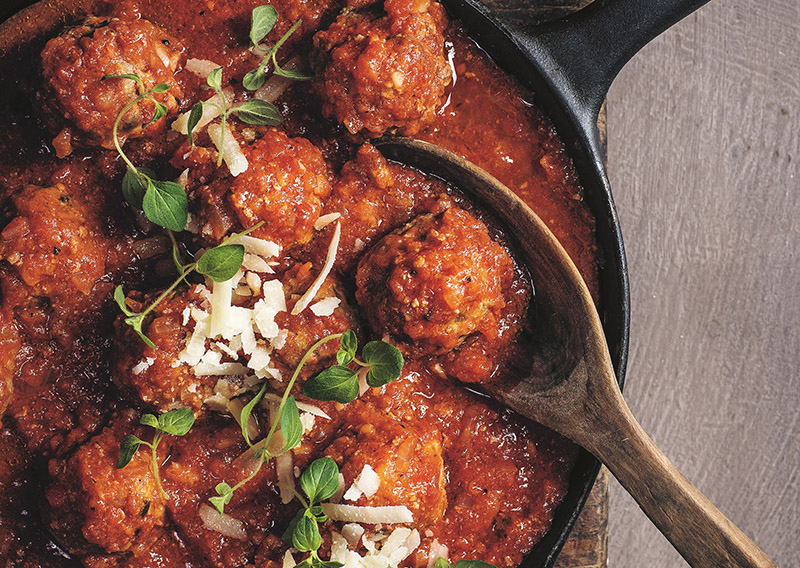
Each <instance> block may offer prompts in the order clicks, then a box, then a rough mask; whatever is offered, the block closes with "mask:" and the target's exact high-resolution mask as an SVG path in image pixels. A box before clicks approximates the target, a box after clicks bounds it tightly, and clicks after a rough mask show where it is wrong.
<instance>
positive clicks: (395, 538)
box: [331, 525, 420, 568]
mask: <svg viewBox="0 0 800 568" xmlns="http://www.w3.org/2000/svg"><path fill="white" fill-rule="evenodd" d="M346 526H348V527H349V526H355V527H358V525H346ZM363 530H364V529H363V528H361V531H363ZM342 532H343V533H344V532H345V531H344V529H343V531H342ZM354 534H356V533H355V532H350V534H349V536H353V535H354ZM365 537H366V535H364V537H362V539H361V541H362V543H363V544H364V546H365V547H366V549H367V553H366V554H365V555H364V556H361V555H360V554H358V552H356V551H354V550H350V549H348V543H349V539H347V538H345V536H343V535H340V534H337V533H335V532H334V533H332V534H331V541H332V542H331V560H332V561H334V562H340V563H342V564H344V566H345V568H397V566H398V565H399V564H400V563H401V562H402V561H403V560H405V559H406V558H408V557H409V556H410V555H411V553H412V552H414V550H416V549H417V547H419V545H420V536H419V531H417V530H411V529H407V528H405V527H399V528H396V529H395V530H394V531H392V533H391V534H390V535H389V536H388V538H386V539H385V540H384V541H383V543H382V544H381V543H380V541H381V540H383V537H382V535H380V534H376V535H374V536H373V537H372V538H369V539H367V538H365ZM376 544H377V545H376Z"/></svg>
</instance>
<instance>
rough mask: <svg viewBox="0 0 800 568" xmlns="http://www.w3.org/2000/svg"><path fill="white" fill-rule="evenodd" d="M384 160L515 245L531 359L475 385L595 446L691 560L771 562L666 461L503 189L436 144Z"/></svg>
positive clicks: (580, 290)
mask: <svg viewBox="0 0 800 568" xmlns="http://www.w3.org/2000/svg"><path fill="white" fill-rule="evenodd" d="M375 145H376V146H377V147H378V149H379V150H380V151H381V152H382V153H383V154H384V155H385V156H386V157H387V158H389V159H392V160H395V161H398V162H401V163H403V164H406V165H409V166H412V167H414V168H417V169H419V170H421V171H423V172H425V173H428V174H432V175H434V176H436V177H439V178H442V179H444V180H445V181H446V182H448V183H450V184H451V185H452V186H453V187H456V188H458V189H459V190H461V191H462V192H464V193H465V194H467V195H468V196H470V197H472V198H473V199H475V200H476V201H478V202H479V203H480V204H482V205H484V206H485V207H486V208H487V209H488V210H490V211H492V212H493V213H494V215H495V216H496V217H497V220H498V221H499V222H500V224H501V226H502V227H503V228H504V229H505V230H506V231H507V232H508V233H510V234H511V235H513V236H514V237H515V239H516V241H517V243H518V249H519V251H518V252H519V254H520V255H521V258H518V259H517V260H518V261H519V262H521V263H522V264H524V265H525V267H526V268H527V269H528V271H529V273H530V274H531V278H532V281H533V286H534V289H535V300H534V306H533V310H534V313H533V317H534V322H533V324H534V325H535V326H536V328H537V329H538V333H537V334H536V335H537V337H541V338H542V339H541V340H537V341H536V342H535V343H534V345H533V348H534V353H533V362H532V364H531V365H530V367H529V368H528V369H524V370H521V371H523V372H520V373H518V374H519V376H520V377H521V378H518V379H514V380H511V381H507V380H503V379H498V380H495V381H493V382H489V383H487V384H484V385H482V390H484V391H485V392H486V394H488V395H490V396H492V397H493V398H495V399H496V400H498V401H500V402H502V403H503V404H505V405H506V406H508V407H509V408H511V409H513V410H514V411H516V412H518V413H519V414H521V415H523V416H525V417H527V418H530V419H532V420H535V421H537V422H539V423H541V424H543V425H545V426H547V427H549V428H551V429H553V430H555V431H556V432H559V433H560V434H562V435H564V436H566V437H567V438H570V439H571V440H572V441H574V442H575V443H577V444H579V445H581V446H582V447H584V448H585V449H586V450H588V451H589V452H591V453H592V454H594V455H595V456H596V457H597V458H598V459H599V460H600V461H602V462H603V463H604V464H605V465H606V466H607V467H608V468H609V470H610V471H611V473H612V474H614V476H615V477H616V478H617V480H618V481H619V482H620V483H621V484H622V486H623V487H624V488H625V489H626V490H627V491H628V492H629V493H630V494H631V496H632V497H633V498H634V499H635V500H636V502H637V503H638V504H639V506H640V507H641V508H642V510H644V512H645V513H646V514H647V516H648V517H649V518H650V519H651V520H652V521H653V523H654V524H655V525H656V526H657V527H658V528H659V530H660V531H661V532H662V533H663V534H664V536H666V537H667V539H668V540H669V541H670V542H671V543H672V545H673V546H674V547H675V548H676V550H678V552H680V554H681V555H682V556H683V557H684V558H685V559H686V561H687V562H688V563H689V564H690V565H691V566H695V567H708V568H712V567H714V568H719V567H725V566H738V567H753V568H756V567H758V568H767V567H774V566H776V565H775V563H774V562H772V560H770V559H769V557H768V556H767V555H766V554H765V553H764V552H763V551H762V550H761V549H759V548H758V546H756V545H755V544H754V543H753V542H752V541H751V540H750V539H749V538H748V537H747V536H746V535H745V534H744V533H743V532H742V531H741V530H739V529H738V528H737V527H736V526H735V525H734V524H733V523H732V522H731V521H730V520H728V519H727V518H726V517H725V516H724V515H723V514H722V513H721V512H720V511H719V510H718V509H717V508H716V507H715V506H714V505H713V504H712V503H711V502H710V501H709V500H708V499H707V498H706V497H705V496H704V495H703V494H702V493H701V492H700V491H699V490H698V489H697V488H696V487H694V485H692V484H691V483H690V482H689V481H688V480H687V479H686V478H685V477H684V476H683V475H682V474H681V473H680V472H679V471H678V469H677V468H676V467H675V466H674V465H673V464H672V462H670V461H669V459H668V458H667V457H666V456H665V455H664V453H663V452H662V451H661V450H660V449H659V448H658V447H657V446H656V445H655V443H654V442H653V441H652V440H651V439H650V438H649V437H648V436H647V434H646V433H645V432H644V430H642V428H641V426H639V424H638V423H637V422H636V419H635V418H634V417H633V415H632V414H631V412H630V410H629V409H628V406H627V404H626V403H625V400H624V399H623V398H622V393H621V392H620V390H619V386H618V385H617V381H616V377H615V375H614V368H613V365H612V363H611V356H610V354H609V350H608V346H607V343H606V339H605V335H604V333H603V327H602V324H601V322H600V318H599V316H598V314H597V310H596V309H595V305H594V301H593V300H592V297H591V294H590V293H589V290H588V289H587V287H586V284H585V283H584V281H583V279H582V278H581V276H580V274H579V273H578V270H577V269H576V268H575V265H574V264H573V263H572V261H571V260H570V258H569V256H568V255H567V253H566V251H565V250H564V249H563V247H562V246H561V244H560V243H559V242H558V240H557V239H556V238H555V237H554V236H553V234H552V233H551V232H550V230H549V229H548V228H547V226H546V225H545V224H544V223H543V222H542V220H541V219H540V218H539V217H538V216H537V215H536V214H535V213H534V212H533V211H532V210H531V209H530V208H529V207H528V206H527V205H526V204H525V203H524V202H523V201H522V200H521V199H520V198H518V197H517V196H516V195H515V194H514V193H513V192H512V191H511V190H510V189H508V188H507V187H506V186H504V185H503V184H502V183H500V182H499V181H497V179H495V178H494V177H492V176H491V175H490V174H488V173H486V172H485V171H483V170H482V169H480V168H479V167H478V166H476V165H474V164H472V163H470V162H468V161H467V160H464V159H463V158H460V157H459V156H457V155H455V154H453V153H452V152H449V151H447V150H444V149H443V148H440V147H438V146H435V145H433V144H429V143H427V142H421V141H419V140H412V139H406V138H384V139H381V140H378V141H376V142H375Z"/></svg>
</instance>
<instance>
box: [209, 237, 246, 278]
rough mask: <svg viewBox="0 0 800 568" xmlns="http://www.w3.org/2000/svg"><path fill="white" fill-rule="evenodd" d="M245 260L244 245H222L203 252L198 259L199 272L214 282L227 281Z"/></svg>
mask: <svg viewBox="0 0 800 568" xmlns="http://www.w3.org/2000/svg"><path fill="white" fill-rule="evenodd" d="M243 260H244V246H242V245H221V246H218V247H215V248H213V249H209V250H207V251H206V252H204V253H203V256H201V257H200V259H199V260H198V261H197V272H199V273H200V274H205V275H206V276H208V277H209V278H211V279H212V280H213V281H214V282H225V281H226V280H230V279H231V278H233V276H234V275H235V274H236V273H237V272H238V271H239V268H241V266H242V261H243Z"/></svg>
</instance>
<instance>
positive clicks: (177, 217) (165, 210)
mask: <svg viewBox="0 0 800 568" xmlns="http://www.w3.org/2000/svg"><path fill="white" fill-rule="evenodd" d="M142 209H143V210H144V214H145V215H147V218H148V219H150V221H152V222H153V223H155V224H156V225H160V226H161V227H164V228H165V229H169V230H170V231H182V230H183V229H184V227H186V220H187V219H188V217H189V202H188V200H187V199H186V192H185V191H184V189H183V188H182V187H181V186H180V185H178V184H177V183H174V182H171V181H155V180H152V179H148V181H147V191H146V192H145V194H144V198H143V199H142Z"/></svg>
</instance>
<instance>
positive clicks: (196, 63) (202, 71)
mask: <svg viewBox="0 0 800 568" xmlns="http://www.w3.org/2000/svg"><path fill="white" fill-rule="evenodd" d="M219 67H222V66H221V65H217V64H216V63H214V62H213V61H209V60H208V59H195V58H194V57H192V58H190V59H188V60H187V61H186V65H184V69H186V70H187V71H189V72H190V73H194V74H195V75H197V76H198V77H200V78H201V79H205V78H207V77H208V76H209V74H210V73H211V72H212V71H213V70H214V69H218V68H219Z"/></svg>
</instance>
